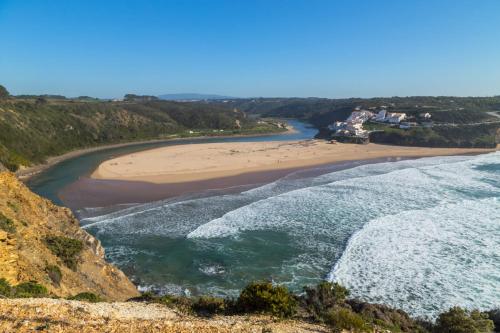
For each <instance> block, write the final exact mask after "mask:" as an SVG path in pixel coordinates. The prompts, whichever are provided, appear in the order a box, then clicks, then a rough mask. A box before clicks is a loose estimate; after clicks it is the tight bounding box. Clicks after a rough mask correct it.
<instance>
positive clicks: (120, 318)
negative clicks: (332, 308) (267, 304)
mask: <svg viewBox="0 0 500 333" xmlns="http://www.w3.org/2000/svg"><path fill="white" fill-rule="evenodd" d="M0 313H1V314H2V315H1V316H0V332H6V333H7V332H9V333H10V332H12V333H14V332H16V333H19V332H36V331H42V332H77V333H91V332H92V333H93V332H110V333H111V332H117V333H125V332H127V333H128V332H130V333H132V332H133V333H135V332H137V333H149V332H151V333H152V332H163V333H170V332H172V333H174V332H175V333H190V332H199V333H209V332H210V333H215V332H220V333H231V332H233V333H243V332H249V333H250V332H252V333H261V332H275V333H292V332H293V333H313V332H317V333H327V332H330V330H328V329H327V328H326V327H324V326H320V325H314V324H309V323H305V322H300V321H294V320H282V321H276V320H273V319H272V318H270V317H268V316H231V317H222V316H217V317H214V318H210V319H209V318H200V317H194V316H189V315H185V314H181V313H179V312H178V311H176V310H173V309H169V308H167V307H166V306H163V305H159V304H142V303H133V302H128V303H85V302H78V301H66V300H57V299H48V298H42V299H0Z"/></svg>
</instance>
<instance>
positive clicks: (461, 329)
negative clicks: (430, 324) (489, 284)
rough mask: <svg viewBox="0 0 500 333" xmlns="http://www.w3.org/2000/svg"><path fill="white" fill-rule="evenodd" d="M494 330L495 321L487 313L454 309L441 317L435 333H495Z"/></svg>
mask: <svg viewBox="0 0 500 333" xmlns="http://www.w3.org/2000/svg"><path fill="white" fill-rule="evenodd" d="M494 328H495V327H494V324H493V321H492V320H490V319H488V314H487V313H482V312H479V311H477V310H474V311H467V310H464V309H462V308H459V307H454V308H451V309H450V310H448V311H447V312H444V313H442V314H441V315H439V318H438V319H437V322H436V328H435V331H436V332H440V333H441V332H442V333H490V332H493V330H494Z"/></svg>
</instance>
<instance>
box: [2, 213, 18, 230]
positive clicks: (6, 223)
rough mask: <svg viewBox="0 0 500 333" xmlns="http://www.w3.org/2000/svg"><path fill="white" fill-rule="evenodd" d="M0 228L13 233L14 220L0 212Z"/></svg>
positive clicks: (14, 227)
mask: <svg viewBox="0 0 500 333" xmlns="http://www.w3.org/2000/svg"><path fill="white" fill-rule="evenodd" d="M0 229H2V230H3V231H6V232H8V233H11V234H13V233H15V232H16V225H15V224H14V221H12V220H11V219H9V218H8V217H7V216H5V215H3V214H2V213H0Z"/></svg>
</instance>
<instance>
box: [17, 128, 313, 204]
mask: <svg viewBox="0 0 500 333" xmlns="http://www.w3.org/2000/svg"><path fill="white" fill-rule="evenodd" d="M287 122H288V123H289V124H290V125H291V126H293V128H294V131H291V132H287V133H279V134H271V135H262V136H249V137H224V138H217V137H214V138H194V139H182V140H170V141H163V142H150V143H142V144H136V145H131V146H124V147H115V148H109V149H104V150H99V151H93V152H89V153H86V154H84V155H80V156H77V157H73V158H70V159H68V160H64V161H61V162H59V163H57V164H55V165H53V166H51V167H50V168H48V169H46V170H44V171H42V172H41V173H39V174H37V175H35V176H33V177H31V178H30V179H29V180H28V181H27V182H26V185H27V186H28V187H29V188H30V189H31V190H32V191H33V192H35V193H37V194H39V195H41V196H43V197H45V198H47V199H50V200H51V201H52V202H54V203H55V204H58V205H63V206H67V207H70V208H71V209H72V210H74V211H76V210H77V209H80V208H83V207H89V205H90V206H101V205H102V204H104V205H107V204H118V203H124V202H123V201H127V200H126V199H124V200H118V201H119V202H113V200H111V199H112V197H120V191H117V190H116V189H114V186H115V185H119V184H118V183H109V184H110V186H106V182H104V181H103V182H100V183H99V182H91V181H90V178H89V175H90V174H91V173H92V172H93V171H94V170H95V169H96V168H97V167H98V166H99V164H100V163H102V162H104V161H106V160H109V159H111V158H114V157H117V156H120V155H126V154H130V153H134V152H138V151H141V150H146V149H153V148H159V147H165V146H171V145H186V144H199V143H216V142H262V141H288V140H308V139H312V138H314V136H315V135H316V133H317V132H318V131H317V129H316V128H314V127H312V126H311V125H309V124H307V123H304V122H301V121H298V120H294V119H288V120H287ZM79 181H81V183H79ZM79 185H81V189H82V190H83V192H81V193H79V191H80V187H79ZM93 187H100V188H101V189H102V190H103V194H102V195H100V197H101V198H103V201H102V202H97V201H91V202H83V201H82V202H81V205H80V201H81V200H83V199H84V198H85V197H88V198H91V197H93V196H94V195H96V193H95V191H94V192H92V193H88V192H85V190H88V189H91V190H92V188H93ZM202 189H203V187H202ZM96 190H97V188H96ZM106 191H108V192H106ZM153 192H154V191H153ZM174 192H175V191H174ZM156 193H157V195H155V196H151V197H150V198H147V199H143V200H140V201H137V200H132V201H133V202H135V203H137V202H147V201H152V200H158V199H160V198H166V197H167V196H168V197H172V195H165V191H160V193H158V190H156ZM177 194H179V193H177ZM66 196H67V197H68V200H67V201H65V198H64V197H66ZM106 196H108V197H109V201H110V202H106V200H104V199H105V197H106ZM174 196H175V195H174ZM127 199H128V198H127ZM131 199H132V198H131ZM129 202H130V201H129Z"/></svg>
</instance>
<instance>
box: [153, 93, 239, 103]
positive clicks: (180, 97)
mask: <svg viewBox="0 0 500 333" xmlns="http://www.w3.org/2000/svg"><path fill="white" fill-rule="evenodd" d="M158 98H160V99H164V100H169V101H202V100H207V99H211V100H218V99H234V97H230V96H223V95H214V94H195V93H183V94H164V95H159V96H158Z"/></svg>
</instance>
